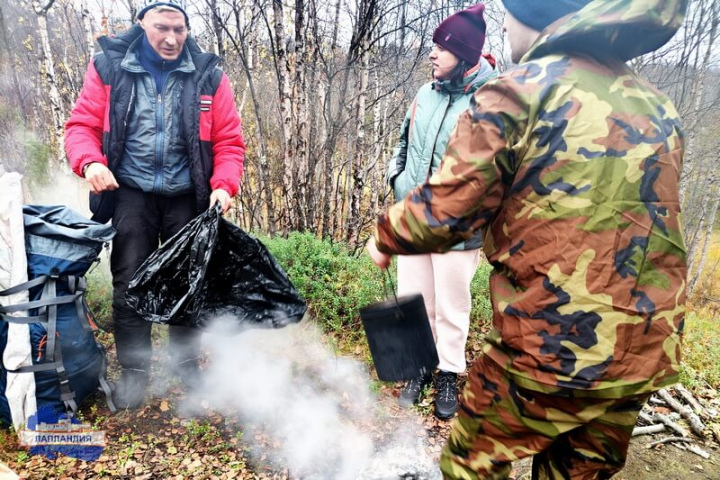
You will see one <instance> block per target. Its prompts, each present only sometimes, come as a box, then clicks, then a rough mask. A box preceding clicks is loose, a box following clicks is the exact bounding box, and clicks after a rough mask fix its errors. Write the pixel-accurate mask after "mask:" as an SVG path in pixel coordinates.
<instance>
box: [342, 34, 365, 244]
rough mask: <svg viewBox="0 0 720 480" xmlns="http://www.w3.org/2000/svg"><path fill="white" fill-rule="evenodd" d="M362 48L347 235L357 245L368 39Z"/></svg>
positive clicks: (351, 242)
mask: <svg viewBox="0 0 720 480" xmlns="http://www.w3.org/2000/svg"><path fill="white" fill-rule="evenodd" d="M361 48H362V53H361V54H360V75H359V77H360V79H359V83H360V85H359V88H358V99H357V110H356V113H355V121H356V122H357V130H356V135H355V148H354V150H355V151H354V154H353V155H352V156H351V160H350V165H351V167H350V168H351V169H352V170H351V175H352V184H351V185H350V186H349V188H350V189H351V192H350V209H349V212H348V222H347V236H346V240H347V241H348V242H349V243H350V244H351V245H355V246H357V245H359V244H360V226H361V224H362V215H361V206H362V199H363V192H364V190H365V161H366V151H367V145H366V141H365V102H366V101H367V89H368V82H369V78H370V72H369V69H368V67H369V59H368V56H369V55H368V50H367V39H365V41H364V42H363V43H362V47H361Z"/></svg>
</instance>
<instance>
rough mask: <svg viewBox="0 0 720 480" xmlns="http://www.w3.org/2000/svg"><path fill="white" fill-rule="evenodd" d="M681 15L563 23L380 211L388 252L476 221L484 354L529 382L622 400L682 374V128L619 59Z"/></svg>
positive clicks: (666, 34)
mask: <svg viewBox="0 0 720 480" xmlns="http://www.w3.org/2000/svg"><path fill="white" fill-rule="evenodd" d="M685 8H686V1H681V0H644V1H638V0H605V1H595V2H591V3H590V4H588V5H587V6H586V7H585V8H584V9H582V10H581V11H579V12H577V13H576V14H574V15H571V16H568V17H566V18H564V19H561V20H558V22H556V23H555V24H553V25H551V26H550V27H549V28H548V29H547V30H545V31H544V32H543V34H542V35H541V37H540V38H539V39H538V40H537V42H536V43H535V44H534V45H533V47H532V48H531V49H530V51H529V52H528V53H527V54H526V55H525V57H524V58H523V60H522V61H521V63H520V65H518V67H517V68H514V69H513V70H511V71H508V72H505V73H504V74H502V75H501V76H500V77H498V78H497V79H496V80H492V81H490V82H488V83H487V84H486V85H485V86H484V87H483V88H481V89H480V90H478V91H477V92H476V93H475V95H474V97H473V100H472V102H471V105H470V109H469V110H467V111H466V112H465V113H464V114H463V115H461V117H460V119H459V121H458V125H457V127H456V129H455V132H454V134H453V136H452V139H451V140H450V143H449V146H448V149H447V153H446V155H445V157H444V158H443V163H442V166H441V167H440V170H439V171H438V172H437V173H436V174H435V175H433V176H432V177H431V178H430V180H429V181H428V183H427V184H425V185H423V186H420V187H418V188H416V189H415V190H413V191H412V192H410V193H409V194H408V196H407V197H406V198H405V200H403V201H402V202H400V203H397V204H396V205H394V206H392V207H391V208H390V209H389V211H388V212H387V213H386V214H384V215H381V217H380V218H379V220H378V223H377V228H376V232H375V238H376V242H377V246H378V248H379V249H380V250H381V251H383V252H386V253H398V254H412V253H423V252H430V251H445V250H447V249H448V248H450V247H451V246H452V245H453V244H454V243H455V242H457V241H460V240H463V239H466V238H468V237H469V236H471V235H472V233H473V232H474V231H476V230H477V229H482V231H483V233H484V235H485V241H484V250H485V254H486V256H487V258H488V260H489V262H490V263H491V264H492V265H493V273H492V274H491V278H490V294H491V300H492V305H493V311H494V319H493V324H494V325H493V327H494V328H493V331H492V333H491V334H490V335H489V337H488V343H487V344H486V346H485V353H486V355H488V357H489V358H491V359H493V360H494V361H496V362H497V363H499V364H500V365H501V366H503V367H504V368H506V369H507V371H508V374H509V375H510V376H511V377H512V379H513V380H514V381H515V382H516V383H517V384H518V385H520V386H522V387H525V388H528V389H531V390H536V391H543V392H555V393H558V394H562V395H575V396H596V397H605V398H618V397H623V396H626V395H630V394H636V393H644V392H648V391H652V390H656V389H658V388H662V387H663V386H666V385H668V384H671V383H674V382H676V381H677V378H678V371H679V361H680V338H679V337H680V334H681V332H682V326H683V317H684V302H685V277H686V254H685V246H684V242H683V237H682V233H681V230H682V229H681V220H680V205H679V200H678V181H679V175H680V170H681V166H682V158H683V133H682V130H681V128H680V123H679V119H678V113H677V111H676V110H675V107H674V106H673V105H672V103H671V102H670V100H669V99H668V98H667V97H665V96H664V95H663V94H661V93H660V92H658V91H657V90H656V89H654V88H653V87H652V86H650V85H649V84H648V83H646V82H645V81H643V80H641V79H639V78H638V77H637V76H636V75H635V74H633V72H632V71H631V70H630V69H629V68H628V67H627V66H626V65H625V64H624V61H626V60H628V59H630V58H633V57H635V56H637V55H641V54H643V53H646V52H648V51H651V50H654V49H657V48H658V47H660V46H661V45H663V44H664V43H666V42H667V41H668V40H669V39H670V38H671V37H672V35H673V34H674V33H675V31H676V30H677V29H678V28H679V26H680V24H681V23H682V20H683V18H684V12H685Z"/></svg>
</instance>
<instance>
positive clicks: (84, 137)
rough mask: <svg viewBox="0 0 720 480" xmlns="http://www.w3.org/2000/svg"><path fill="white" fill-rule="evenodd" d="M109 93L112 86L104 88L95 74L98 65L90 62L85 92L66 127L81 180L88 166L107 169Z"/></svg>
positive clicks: (72, 161)
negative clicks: (105, 136)
mask: <svg viewBox="0 0 720 480" xmlns="http://www.w3.org/2000/svg"><path fill="white" fill-rule="evenodd" d="M109 93H110V86H109V85H104V84H103V82H102V79H100V75H98V73H97V70H95V62H94V61H92V62H90V66H88V69H87V72H86V74H85V81H84V83H83V89H82V91H81V92H80V96H79V97H78V99H77V102H75V108H73V111H72V113H71V114H70V119H69V120H68V122H67V123H66V124H65V153H67V157H68V160H70V166H71V167H72V170H73V172H75V174H77V175H79V176H82V169H83V167H84V166H85V165H87V164H88V163H91V162H100V163H102V164H104V165H107V160H106V159H105V156H104V155H103V154H102V137H103V127H104V126H105V118H106V109H107V104H108V101H107V100H108V95H109Z"/></svg>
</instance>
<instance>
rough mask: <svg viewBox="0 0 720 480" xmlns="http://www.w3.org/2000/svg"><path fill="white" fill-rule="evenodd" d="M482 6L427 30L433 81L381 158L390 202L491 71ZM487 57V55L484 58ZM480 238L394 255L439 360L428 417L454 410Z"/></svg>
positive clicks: (438, 154) (426, 170)
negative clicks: (440, 249) (388, 155)
mask: <svg viewBox="0 0 720 480" xmlns="http://www.w3.org/2000/svg"><path fill="white" fill-rule="evenodd" d="M484 10H485V5H483V4H478V5H475V6H473V7H470V8H468V9H465V10H462V11H460V12H457V13H455V14H454V15H451V16H450V17H448V18H446V19H445V20H444V21H443V22H442V23H441V24H440V25H439V26H438V27H437V29H436V30H435V33H434V34H433V42H434V44H435V45H434V47H433V49H432V51H431V52H430V55H429V59H430V63H431V64H432V73H433V81H432V82H430V83H427V84H425V85H423V86H422V87H421V88H420V90H419V91H418V93H417V95H416V96H415V100H414V101H413V103H412V105H411V106H410V108H409V109H408V112H407V115H406V116H405V120H404V122H403V124H402V126H401V130H400V140H399V142H398V145H397V147H396V148H395V152H394V155H393V158H392V159H391V160H390V162H389V168H388V175H387V179H388V183H389V184H390V186H391V187H392V188H393V190H394V193H395V198H396V200H401V199H403V198H405V196H406V195H408V193H410V192H411V191H412V190H413V189H414V188H415V187H417V186H419V185H422V184H424V183H425V181H426V180H427V179H428V178H429V177H430V175H432V174H433V173H434V172H435V171H436V170H437V169H438V167H439V166H440V161H441V159H442V157H443V155H444V154H445V148H446V147H447V143H448V140H449V139H450V134H451V133H452V131H453V130H454V128H455V123H456V122H457V119H458V116H459V115H460V114H461V113H462V112H463V111H465V110H466V109H467V108H468V106H469V104H470V98H471V97H472V95H473V92H475V90H477V89H478V88H480V86H482V85H483V84H484V83H485V82H487V81H488V80H489V79H491V78H494V77H495V76H497V74H496V73H495V70H494V66H493V65H491V63H490V62H489V61H488V59H487V58H485V57H483V56H482V48H483V44H484V43H485V29H486V26H485V20H484V18H483V12H484ZM489 58H492V57H489ZM481 246H482V238H481V237H480V235H479V234H478V235H476V236H475V237H473V238H472V239H470V240H467V241H465V242H463V243H460V244H458V245H456V246H455V247H453V249H452V250H451V251H449V252H447V253H444V254H435V253H433V254H424V255H412V256H399V257H398V293H399V294H401V295H408V294H413V293H421V294H422V296H423V299H424V301H425V307H426V309H427V313H428V318H429V320H430V325H431V326H432V330H433V334H434V336H435V345H436V347H437V351H438V357H439V359H440V363H439V364H438V373H437V375H436V376H435V389H436V394H435V415H436V416H437V417H438V418H441V419H448V418H450V417H452V416H453V415H454V414H455V412H456V411H457V409H458V406H459V404H458V390H457V375H458V374H459V373H462V372H464V371H465V367H466V364H465V344H466V341H467V336H468V331H469V327H470V304H471V298H470V282H471V281H472V278H473V276H474V275H475V270H476V269H477V265H478V261H479V259H480V250H479V249H480V247H481ZM431 381H432V376H431V375H427V376H422V377H419V378H416V379H414V380H411V381H409V382H408V383H407V384H406V385H405V388H404V389H403V391H402V393H401V394H400V404H401V405H404V406H409V405H412V404H415V403H417V402H418V401H419V400H420V397H421V395H422V393H423V391H424V390H425V388H426V387H427V386H428V385H429V384H430V383H431Z"/></svg>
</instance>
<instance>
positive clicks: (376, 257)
mask: <svg viewBox="0 0 720 480" xmlns="http://www.w3.org/2000/svg"><path fill="white" fill-rule="evenodd" d="M365 250H367V252H368V254H369V255H370V258H372V261H373V262H375V265H377V266H378V267H380V268H382V269H383V270H385V269H386V268H388V267H389V266H390V262H391V261H392V255H388V254H387V253H382V252H381V251H380V250H378V249H377V246H376V245H375V237H370V240H368V242H367V244H366V245H365Z"/></svg>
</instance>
